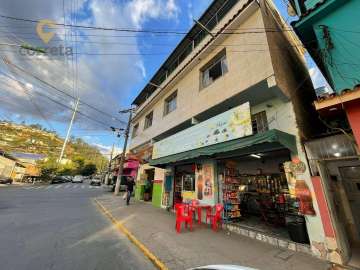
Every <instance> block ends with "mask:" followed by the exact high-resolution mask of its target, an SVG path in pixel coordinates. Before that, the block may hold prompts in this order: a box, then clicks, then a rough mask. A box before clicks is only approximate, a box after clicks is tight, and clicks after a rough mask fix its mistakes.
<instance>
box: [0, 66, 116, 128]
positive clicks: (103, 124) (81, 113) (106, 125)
mask: <svg viewBox="0 0 360 270" xmlns="http://www.w3.org/2000/svg"><path fill="white" fill-rule="evenodd" d="M0 73H1V74H3V75H4V76H6V77H8V78H9V79H11V80H14V81H17V82H18V83H20V84H22V85H25V84H24V83H23V82H21V81H19V80H17V79H14V78H12V77H10V76H8V75H7V74H6V73H4V72H1V71H0ZM34 92H36V93H37V94H38V95H40V96H42V97H45V98H47V99H49V100H51V101H52V102H54V103H56V104H58V105H60V106H62V107H64V108H67V109H69V110H71V111H74V109H73V108H72V107H70V106H68V105H65V104H63V103H61V102H59V101H57V100H55V99H53V98H51V97H49V96H47V95H45V94H43V93H41V92H39V91H34ZM77 113H78V114H80V115H82V116H84V117H86V118H88V119H90V120H92V121H94V122H97V123H98V124H100V125H102V126H104V127H107V128H109V129H110V127H109V125H108V124H106V123H104V122H101V121H99V120H97V119H95V118H92V117H90V116H88V115H87V114H84V113H83V112H81V111H78V112H77Z"/></svg>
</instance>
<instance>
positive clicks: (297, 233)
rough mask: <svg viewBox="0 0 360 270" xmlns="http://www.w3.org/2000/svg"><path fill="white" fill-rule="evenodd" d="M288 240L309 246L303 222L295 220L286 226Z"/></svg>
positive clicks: (302, 220)
mask: <svg viewBox="0 0 360 270" xmlns="http://www.w3.org/2000/svg"><path fill="white" fill-rule="evenodd" d="M286 226H287V229H288V232H289V236H290V239H291V240H292V241H294V242H296V243H301V244H309V243H310V242H309V236H308V233H307V230H306V224H305V220H304V219H303V218H302V219H300V218H299V219H296V220H294V221H291V222H288V223H287V224H286Z"/></svg>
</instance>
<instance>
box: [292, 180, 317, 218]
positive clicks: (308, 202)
mask: <svg viewBox="0 0 360 270" xmlns="http://www.w3.org/2000/svg"><path fill="white" fill-rule="evenodd" d="M295 194H296V197H297V198H298V200H299V202H300V206H299V212H300V213H301V214H303V215H312V216H313V215H315V210H314V207H313V202H312V196H311V191H310V189H309V187H308V185H307V184H306V183H305V181H304V180H297V181H296V184H295Z"/></svg>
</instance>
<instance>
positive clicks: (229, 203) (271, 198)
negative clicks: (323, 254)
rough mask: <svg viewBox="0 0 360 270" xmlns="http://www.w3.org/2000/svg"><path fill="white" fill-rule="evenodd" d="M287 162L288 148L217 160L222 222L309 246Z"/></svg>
mask: <svg viewBox="0 0 360 270" xmlns="http://www.w3.org/2000/svg"><path fill="white" fill-rule="evenodd" d="M290 161H291V156H290V151H289V150H288V149H281V150H277V151H271V152H259V153H256V154H250V155H246V156H239V157H232V158H228V159H221V160H218V169H217V171H218V179H219V183H220V188H219V189H220V192H221V196H220V199H221V200H222V202H223V204H224V220H225V222H226V223H229V224H231V225H234V224H235V225H236V226H240V227H245V228H246V229H249V230H253V231H256V232H262V233H264V234H266V235H269V236H272V237H276V238H279V239H289V240H292V241H295V242H299V243H306V244H308V242H309V240H308V235H307V231H306V225H305V219H304V217H303V216H301V215H299V214H298V212H299V209H298V205H299V204H298V201H297V199H296V198H295V196H294V193H292V194H290V189H289V185H288V177H289V176H288V174H287V173H286V168H285V165H286V164H289V163H290Z"/></svg>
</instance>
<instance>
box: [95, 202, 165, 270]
mask: <svg viewBox="0 0 360 270" xmlns="http://www.w3.org/2000/svg"><path fill="white" fill-rule="evenodd" d="M94 201H95V203H96V205H97V206H98V207H99V209H100V210H101V211H102V212H103V213H104V214H105V215H106V216H107V217H108V218H109V219H110V220H111V222H112V223H113V224H114V225H115V226H116V228H117V229H118V230H119V231H120V232H122V233H123V234H125V235H126V236H127V238H128V239H129V240H130V241H131V242H132V243H133V244H134V245H135V246H137V247H138V248H139V249H140V250H141V252H142V253H143V254H144V255H145V256H146V257H147V258H148V259H149V260H150V261H151V262H152V263H153V264H154V265H155V266H156V267H157V268H158V269H160V270H168V268H167V267H166V265H165V264H164V263H163V262H162V261H161V260H160V259H159V258H158V257H156V256H155V255H154V254H153V253H152V252H151V251H150V250H149V249H148V248H147V247H146V246H145V245H144V244H143V243H141V242H140V241H139V240H138V239H137V238H136V237H135V236H134V235H133V234H132V233H131V232H130V231H129V230H128V229H126V227H125V226H124V224H123V222H122V221H119V220H117V219H116V218H115V217H114V216H113V215H112V214H111V213H110V212H109V211H108V210H107V209H106V208H105V207H104V206H103V205H102V204H101V203H100V202H99V201H98V200H97V199H95V200H94Z"/></svg>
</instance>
